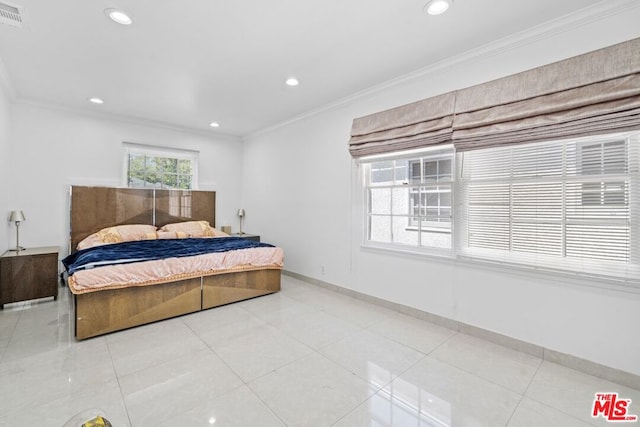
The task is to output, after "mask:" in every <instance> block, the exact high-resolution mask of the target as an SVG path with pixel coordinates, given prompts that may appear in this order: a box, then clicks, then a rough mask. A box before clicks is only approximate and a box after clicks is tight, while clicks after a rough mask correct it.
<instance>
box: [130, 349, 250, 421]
mask: <svg viewBox="0 0 640 427" xmlns="http://www.w3.org/2000/svg"><path fill="white" fill-rule="evenodd" d="M119 382H120V389H121V390H122V394H123V396H124V399H125V402H126V404H127V408H128V410H129V415H130V417H131V421H132V423H133V424H134V425H140V426H146V425H153V424H154V423H156V422H158V421H159V420H165V419H168V418H172V417H175V416H177V415H179V414H181V413H183V412H186V411H188V410H190V409H193V408H194V407H196V406H197V405H199V404H202V403H204V402H208V401H210V400H211V399H212V398H214V397H216V396H218V395H221V394H224V393H226V392H229V391H231V390H233V389H234V388H236V387H238V386H240V385H242V381H241V380H240V378H238V376H237V375H235V374H234V373H233V371H231V369H229V367H228V366H227V365H226V364H225V363H224V362H222V361H221V360H220V358H219V357H218V356H216V355H215V354H213V352H212V351H211V350H202V351H198V352H195V353H193V354H189V355H185V356H182V357H179V358H176V359H173V360H171V361H167V362H165V363H161V364H157V365H154V366H151V367H149V368H146V369H143V370H140V371H137V372H135V373H133V374H129V375H125V376H121V377H119Z"/></svg>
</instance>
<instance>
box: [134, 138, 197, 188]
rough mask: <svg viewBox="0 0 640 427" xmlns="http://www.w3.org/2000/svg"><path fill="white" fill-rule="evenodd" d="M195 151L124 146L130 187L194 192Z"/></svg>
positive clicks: (195, 179)
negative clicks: (190, 190)
mask: <svg viewBox="0 0 640 427" xmlns="http://www.w3.org/2000/svg"><path fill="white" fill-rule="evenodd" d="M197 158H198V153H197V152H196V151H189V150H178V149H167V148H161V147H153V146H148V145H139V144H128V143H127V144H125V168H124V169H125V171H126V185H127V187H148V188H168V189H185V190H189V189H195V187H196V183H197V173H196V172H197Z"/></svg>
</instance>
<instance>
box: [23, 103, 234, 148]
mask: <svg viewBox="0 0 640 427" xmlns="http://www.w3.org/2000/svg"><path fill="white" fill-rule="evenodd" d="M14 104H15V105H18V106H25V107H34V108H42V109H46V110H54V111H60V112H64V113H69V114H74V115H81V116H86V117H91V118H96V119H102V120H112V121H117V122H120V123H126V124H130V125H136V126H147V127H153V128H160V129H165V130H171V131H174V132H184V133H190V134H193V135H198V136H204V137H207V138H218V139H226V140H232V141H233V142H242V139H241V137H239V136H238V135H232V134H228V133H223V132H218V131H213V132H207V131H206V130H203V129H197V128H191V127H188V126H180V125H176V124H171V123H167V122H161V121H157V120H151V119H146V118H142V117H135V116H126V115H124V114H116V113H109V112H105V111H90V110H86V109H83V108H74V107H68V106H65V105H60V104H56V103H50V102H44V101H39V100H38V101H36V100H34V99H27V98H18V99H16V100H15V102H14Z"/></svg>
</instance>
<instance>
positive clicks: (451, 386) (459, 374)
mask: <svg viewBox="0 0 640 427" xmlns="http://www.w3.org/2000/svg"><path fill="white" fill-rule="evenodd" d="M381 393H386V398H387V400H389V401H390V402H392V403H393V407H394V408H395V407H396V406H397V405H398V404H400V403H402V404H406V406H407V408H408V409H406V411H408V412H410V415H407V414H403V416H407V417H408V416H414V417H423V416H425V417H427V416H429V417H431V418H433V419H437V420H439V422H442V423H444V425H453V426H504V425H506V424H507V421H508V420H509V418H510V417H511V415H512V414H513V412H514V410H515V408H516V406H517V405H518V403H519V402H520V399H521V397H522V396H521V395H519V394H517V393H514V392H512V391H509V390H507V389H505V388H503V387H500V386H498V385H496V384H494V383H492V382H489V381H486V380H484V379H482V378H479V377H477V376H476V375H473V374H470V373H468V372H464V371H462V370H460V369H458V368H456V367H454V366H451V365H448V364H446V363H443V362H440V361H438V360H435V359H433V358H431V357H429V356H427V357H426V358H424V359H423V360H422V361H420V362H418V363H417V364H416V365H414V366H413V367H411V368H410V369H409V370H408V371H407V372H405V373H403V374H402V375H400V377H398V378H396V379H395V380H394V381H393V382H392V383H391V384H389V385H387V386H386V387H385V388H384V389H383V390H382V391H381ZM427 425H429V424H427ZM435 425H439V424H435Z"/></svg>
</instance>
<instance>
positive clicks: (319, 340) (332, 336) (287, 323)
mask: <svg viewBox="0 0 640 427" xmlns="http://www.w3.org/2000/svg"><path fill="white" fill-rule="evenodd" d="M269 324H270V325H272V326H275V327H276V328H278V329H279V330H281V331H283V332H284V333H286V334H288V335H290V336H292V337H294V338H295V339H297V340H298V341H300V342H302V343H304V344H306V345H308V346H309V347H311V348H313V349H316V350H317V349H319V348H322V347H324V346H326V345H328V344H331V343H334V342H336V341H338V340H341V339H343V338H345V337H348V336H349V335H352V334H354V333H356V332H359V331H361V330H362V329H361V328H359V327H357V326H355V325H354V324H352V323H349V322H347V321H346V320H342V319H340V318H338V317H335V316H332V315H330V314H328V313H325V312H322V311H314V310H305V311H299V310H294V311H283V312H281V313H280V316H278V317H272V318H271V320H270V321H269Z"/></svg>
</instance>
